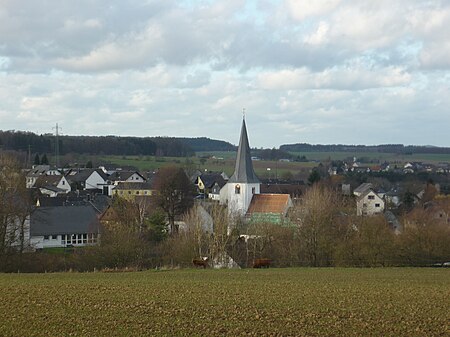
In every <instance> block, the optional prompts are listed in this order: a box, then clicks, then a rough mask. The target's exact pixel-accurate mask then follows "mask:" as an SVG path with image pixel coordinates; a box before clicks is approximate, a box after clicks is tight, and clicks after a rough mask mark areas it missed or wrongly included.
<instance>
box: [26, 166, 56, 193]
mask: <svg viewBox="0 0 450 337" xmlns="http://www.w3.org/2000/svg"><path fill="white" fill-rule="evenodd" d="M48 170H50V165H35V166H33V168H32V169H31V170H29V171H28V172H27V176H26V186H27V188H32V187H34V184H35V182H36V180H37V179H38V178H39V177H40V176H42V175H45V174H46V173H47V171H48Z"/></svg>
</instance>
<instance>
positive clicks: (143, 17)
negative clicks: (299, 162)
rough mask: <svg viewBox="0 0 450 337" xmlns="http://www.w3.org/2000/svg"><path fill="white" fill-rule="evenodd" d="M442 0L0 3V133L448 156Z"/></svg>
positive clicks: (445, 9) (448, 40) (449, 47)
mask: <svg viewBox="0 0 450 337" xmlns="http://www.w3.org/2000/svg"><path fill="white" fill-rule="evenodd" d="M449 27H450V1H448V0H442V1H439V0H435V1H432V0H395V1H392V0H387V1H385V0H376V1H373V0H347V1H345V0H297V1H295V0H284V1H283V0H260V1H250V0H249V1H243V0H224V1H213V0H209V1H207V0H199V1H194V0H191V1H189V0H185V1H173V0H164V1H151V0H147V1H145V0H136V1H134V0H89V1H87V0H77V1H73V0H45V1H30V0H0V130H21V131H31V132H35V133H38V134H42V133H51V132H54V130H53V129H52V127H54V126H55V125H56V123H58V124H59V126H60V127H61V130H60V133H61V134H63V135H94V136H99V135H118V136H138V137H152V136H177V137H178V136H179V137H210V138H213V139H221V140H226V141H229V142H231V143H233V144H237V143H238V140H239V134H240V126H241V121H242V111H243V108H245V111H246V122H247V128H248V134H249V138H250V145H251V146H252V147H270V148H271V147H278V146H279V145H281V144H289V143H311V144H366V145H369V144H393V143H395V144H405V145H407V144H414V145H437V146H450V133H449V127H450V28H449Z"/></svg>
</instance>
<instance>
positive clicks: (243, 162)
mask: <svg viewBox="0 0 450 337" xmlns="http://www.w3.org/2000/svg"><path fill="white" fill-rule="evenodd" d="M228 182H230V183H260V181H259V179H258V177H257V176H256V174H255V171H254V170H253V163H252V157H251V155H250V145H249V143H248V136H247V127H246V126H245V119H244V120H242V129H241V138H240V139H239V148H238V153H237V157H236V167H235V169H234V173H233V175H232V176H231V178H230V180H229V181H228Z"/></svg>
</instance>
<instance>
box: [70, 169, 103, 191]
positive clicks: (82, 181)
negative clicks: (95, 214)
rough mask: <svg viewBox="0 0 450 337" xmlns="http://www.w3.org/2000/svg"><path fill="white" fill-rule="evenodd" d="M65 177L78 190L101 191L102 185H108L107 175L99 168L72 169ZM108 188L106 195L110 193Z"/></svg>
mask: <svg viewBox="0 0 450 337" xmlns="http://www.w3.org/2000/svg"><path fill="white" fill-rule="evenodd" d="M66 177H67V179H68V180H69V181H70V184H71V185H74V186H76V188H77V189H80V190H102V191H103V190H104V187H105V186H107V185H108V183H107V181H108V177H107V176H106V174H105V173H104V172H103V171H102V170H101V169H83V170H72V171H70V172H68V173H67V175H66ZM110 190H111V189H108V190H107V191H108V194H107V195H110V193H109V192H110ZM105 194H106V193H105Z"/></svg>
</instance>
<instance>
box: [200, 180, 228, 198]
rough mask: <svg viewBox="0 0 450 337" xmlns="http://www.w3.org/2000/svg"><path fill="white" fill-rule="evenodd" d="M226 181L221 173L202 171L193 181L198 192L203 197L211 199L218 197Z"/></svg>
mask: <svg viewBox="0 0 450 337" xmlns="http://www.w3.org/2000/svg"><path fill="white" fill-rule="evenodd" d="M226 183H227V181H226V180H225V179H224V178H223V175H222V173H203V174H201V175H199V176H198V177H197V178H196V179H195V182H194V184H195V185H196V186H197V189H198V192H199V193H200V194H202V195H204V196H205V199H206V198H209V199H213V200H219V199H220V190H221V189H222V187H224V186H225V184H226Z"/></svg>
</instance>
